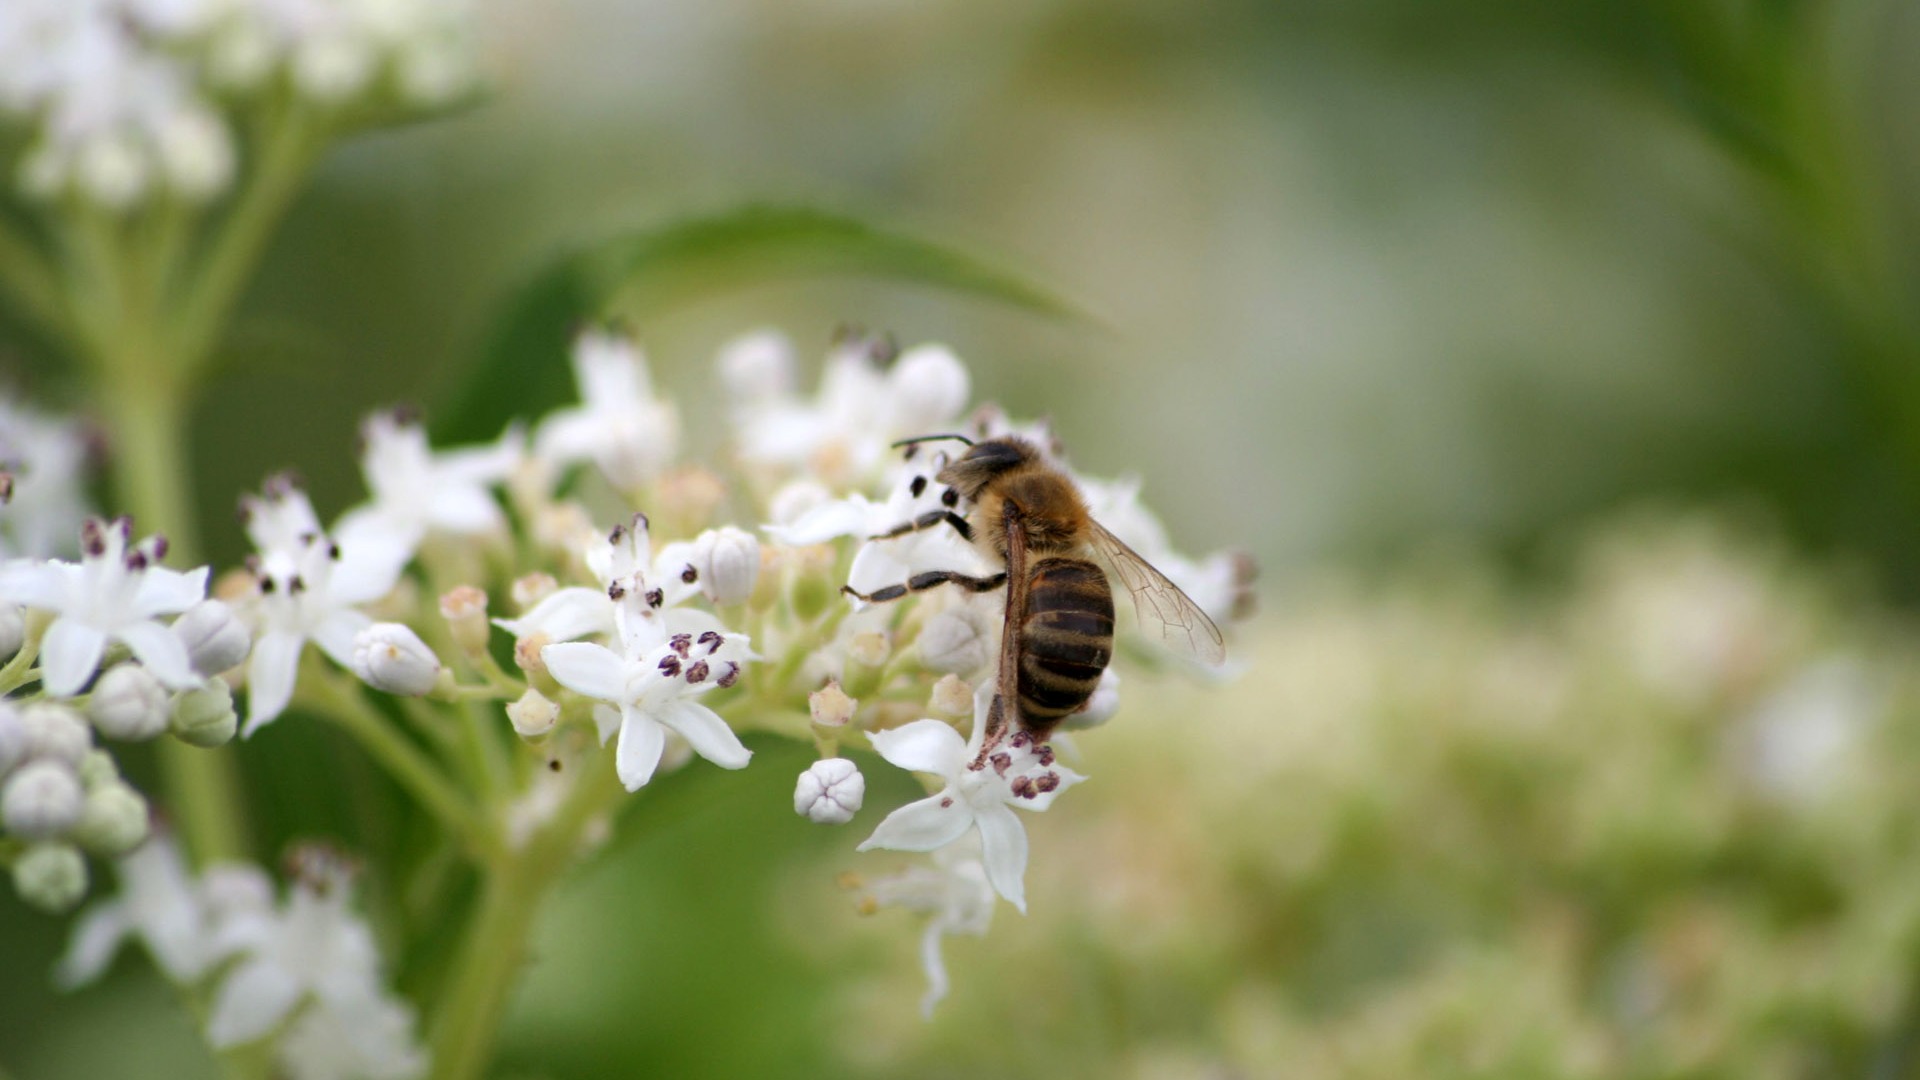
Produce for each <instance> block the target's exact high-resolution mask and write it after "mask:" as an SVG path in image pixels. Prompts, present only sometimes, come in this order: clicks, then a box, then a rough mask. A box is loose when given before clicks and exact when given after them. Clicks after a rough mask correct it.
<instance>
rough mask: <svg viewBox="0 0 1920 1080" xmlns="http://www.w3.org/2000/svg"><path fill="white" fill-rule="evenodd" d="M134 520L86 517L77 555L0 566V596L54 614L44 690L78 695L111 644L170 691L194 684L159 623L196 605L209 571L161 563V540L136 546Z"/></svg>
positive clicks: (177, 646) (183, 653)
mask: <svg viewBox="0 0 1920 1080" xmlns="http://www.w3.org/2000/svg"><path fill="white" fill-rule="evenodd" d="M132 539H133V522H132V519H130V518H125V517H122V518H118V519H116V520H115V521H113V522H105V521H102V520H100V519H99V518H89V519H87V521H86V523H85V524H84V525H82V526H81V529H80V547H81V560H80V562H78V563H69V562H60V561H57V560H50V561H47V562H42V563H35V562H31V561H16V562H13V563H9V564H7V565H6V566H5V567H0V596H5V597H7V598H9V599H10V600H12V601H14V602H16V603H19V604H23V605H25V606H27V607H31V608H40V609H43V610H46V611H51V612H54V613H55V615H56V618H55V619H54V620H53V623H52V624H51V625H49V626H48V627H47V633H46V637H45V638H43V639H42V641H41V644H40V665H41V672H42V678H43V682H44V685H45V687H46V691H47V693H49V694H51V695H53V696H54V697H71V696H72V695H74V694H76V693H79V692H80V689H81V687H83V686H85V685H86V683H87V679H88V678H89V677H91V676H92V675H93V672H94V669H95V668H97V667H99V666H100V658H101V656H103V655H104V654H105V653H106V649H107V643H108V642H109V641H119V642H120V643H122V644H124V645H125V646H126V647H127V648H128V649H129V650H131V651H132V652H133V655H134V657H135V658H137V659H138V660H139V661H140V662H141V663H142V664H144V665H146V667H147V670H148V671H150V672H152V674H153V675H154V677H155V678H157V679H159V680H160V681H161V682H162V683H165V684H166V685H168V686H170V687H173V688H175V689H184V688H186V687H190V686H195V685H198V684H199V682H200V677H199V676H198V675H195V674H194V672H193V666H192V664H191V662H190V661H189V659H188V656H187V648H186V646H185V645H182V644H181V643H180V639H178V638H176V637H174V636H173V635H172V634H171V633H169V632H168V631H167V628H166V627H165V626H163V625H161V624H160V623H159V622H157V621H156V618H157V617H158V616H161V615H175V614H178V613H180V612H182V611H185V610H186V609H188V608H190V607H192V606H193V605H194V604H197V603H199V602H200V599H201V597H203V596H204V595H206V591H207V568H206V567H204V566H203V567H201V568H199V569H197V570H192V571H189V572H186V573H182V572H180V571H178V570H168V569H167V568H165V567H163V566H160V565H159V562H160V560H161V559H162V558H163V557H164V556H165V555H166V550H167V545H166V540H165V539H164V538H163V537H159V536H151V537H148V538H147V539H146V540H144V541H142V542H141V543H139V544H133V543H132Z"/></svg>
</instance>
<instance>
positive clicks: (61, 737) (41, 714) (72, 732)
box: [20, 702, 93, 769]
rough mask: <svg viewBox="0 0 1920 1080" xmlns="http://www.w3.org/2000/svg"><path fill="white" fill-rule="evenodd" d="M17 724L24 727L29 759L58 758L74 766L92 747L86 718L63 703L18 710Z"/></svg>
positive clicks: (52, 759) (59, 760) (77, 765)
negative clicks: (18, 719)
mask: <svg viewBox="0 0 1920 1080" xmlns="http://www.w3.org/2000/svg"><path fill="white" fill-rule="evenodd" d="M20 724H21V727H23V728H24V729H25V730H26V735H27V753H26V755H25V756H26V757H29V758H44V759H46V760H49V761H58V762H62V763H63V764H65V765H67V766H68V767H69V768H74V769H77V768H79V767H80V763H81V762H82V761H84V760H86V756H87V751H88V750H91V749H93V733H92V732H90V731H88V730H87V724H86V721H84V720H82V719H80V716H79V714H78V713H75V712H74V711H73V710H72V709H69V708H67V707H66V706H64V705H52V704H47V703H45V702H42V703H40V704H37V705H29V706H27V707H26V708H25V709H22V710H21V711H20Z"/></svg>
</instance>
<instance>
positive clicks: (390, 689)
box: [353, 622, 440, 697]
mask: <svg viewBox="0 0 1920 1080" xmlns="http://www.w3.org/2000/svg"><path fill="white" fill-rule="evenodd" d="M353 673H354V674H355V675H358V676H359V677H360V679H361V681H362V682H365V683H366V684H367V685H368V686H371V687H373V688H374V689H375V690H385V691H386V692H387V693H389V694H398V695H400V696H401V697H419V696H420V695H422V694H424V693H426V692H427V691H429V690H432V689H433V684H434V683H435V682H438V681H439V679H440V658H439V657H437V656H435V655H433V650H432V649H429V648H427V643H426V642H424V641H421V640H420V635H418V634H416V633H414V632H413V630H412V629H411V628H410V627H407V626H405V625H403V624H401V623H390V622H389V623H374V624H373V625H372V626H369V627H367V628H366V629H365V630H362V631H360V632H359V633H358V634H356V635H354V638H353Z"/></svg>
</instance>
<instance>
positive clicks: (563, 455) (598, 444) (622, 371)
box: [533, 330, 680, 492]
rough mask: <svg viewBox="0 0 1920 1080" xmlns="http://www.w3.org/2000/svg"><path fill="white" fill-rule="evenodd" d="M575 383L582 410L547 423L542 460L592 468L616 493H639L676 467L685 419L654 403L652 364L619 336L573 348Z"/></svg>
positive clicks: (537, 434) (586, 340)
mask: <svg viewBox="0 0 1920 1080" xmlns="http://www.w3.org/2000/svg"><path fill="white" fill-rule="evenodd" d="M573 376H574V381H575V382H576V383H577V384H578V385H579V388H580V405H578V406H577V407H575V408H571V409H560V410H557V411H555V412H552V413H549V414H548V415H547V418H546V419H545V420H542V421H541V422H540V426H539V428H537V429H536V430H535V431H534V436H533V452H534V454H535V456H537V457H539V458H540V459H541V460H542V461H545V462H547V463H548V464H550V465H553V466H555V467H559V466H565V465H570V464H572V463H574V462H576V461H586V460H591V461H593V462H594V464H596V465H598V466H599V467H600V471H601V473H603V474H605V476H606V478H607V481H608V482H609V483H611V484H612V485H613V486H614V487H616V488H618V489H620V490H621V491H629V492H631V491H637V490H639V489H640V488H641V487H642V486H644V485H645V484H646V483H647V481H649V480H652V479H653V478H654V477H655V476H657V475H658V474H659V472H660V470H661V469H663V468H665V467H666V465H667V463H668V462H670V461H672V460H673V454H674V450H675V449H676V447H677V446H678V443H679V438H680V419H679V415H678V414H677V413H676V412H675V411H674V408H673V406H672V404H670V403H668V402H665V401H662V400H660V399H659V398H656V397H654V394H653V384H652V381H651V380H650V379H649V378H648V377H647V361H646V358H645V357H644V356H642V355H641V353H640V350H639V348H638V347H637V346H635V345H634V343H633V342H632V341H631V340H629V339H627V338H626V337H624V336H621V335H619V334H615V333H611V332H608V331H605V330H589V331H587V332H585V333H583V334H581V335H580V337H579V338H578V339H576V340H575V341H574V343H573Z"/></svg>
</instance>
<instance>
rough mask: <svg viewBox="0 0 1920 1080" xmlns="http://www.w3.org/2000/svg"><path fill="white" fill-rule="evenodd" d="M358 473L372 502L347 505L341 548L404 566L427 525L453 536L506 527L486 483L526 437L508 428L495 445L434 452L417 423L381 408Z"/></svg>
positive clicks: (339, 529) (364, 433) (508, 466)
mask: <svg viewBox="0 0 1920 1080" xmlns="http://www.w3.org/2000/svg"><path fill="white" fill-rule="evenodd" d="M360 434H361V438H362V440H363V441H364V449H363V451H362V453H361V456H360V471H361V473H362V474H364V475H365V477H366V481H367V490H368V491H369V492H370V493H371V494H372V496H373V498H372V501H371V502H369V503H368V504H366V505H363V506H360V507H357V508H355V509H353V510H349V511H348V512H347V513H346V514H344V515H342V516H341V518H340V521H339V523H338V524H337V525H336V526H335V527H334V535H335V536H337V537H338V538H339V540H340V543H341V545H342V546H344V547H349V548H365V549H366V550H367V551H368V552H369V556H370V557H376V558H386V559H390V560H392V561H394V562H395V563H398V564H404V563H405V562H406V561H407V559H409V558H411V557H412V556H413V552H414V550H415V549H416V548H418V547H419V546H420V541H421V540H422V539H424V538H425V537H426V535H427V533H428V532H429V531H430V530H438V531H441V532H446V533H451V534H454V535H456V536H472V535H475V534H481V533H494V532H498V531H500V530H501V529H503V528H505V527H506V517H505V516H504V515H503V514H502V513H501V512H500V505H499V503H497V502H495V501H494V498H493V494H492V492H491V491H490V490H489V486H490V485H492V484H494V483H495V482H497V481H500V480H503V479H505V478H506V476H507V474H508V473H511V472H512V471H513V468H514V466H515V464H517V463H518V462H519V461H520V458H521V445H520V444H521V442H522V439H521V435H520V432H519V430H518V429H515V428H509V429H508V430H507V431H506V433H505V434H503V435H501V437H500V439H499V440H498V441H497V442H494V443H492V444H491V445H488V446H481V447H474V448H470V449H466V450H452V451H447V452H444V453H440V454H435V453H434V452H433V451H432V450H431V449H430V448H429V447H428V446H427V433H426V431H425V429H423V428H422V427H421V426H420V423H419V421H418V420H416V419H415V418H413V417H412V416H410V415H408V414H406V413H403V412H395V411H388V412H380V413H375V414H374V415H372V416H370V417H368V418H367V420H366V422H365V423H364V424H362V425H361V428H360Z"/></svg>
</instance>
